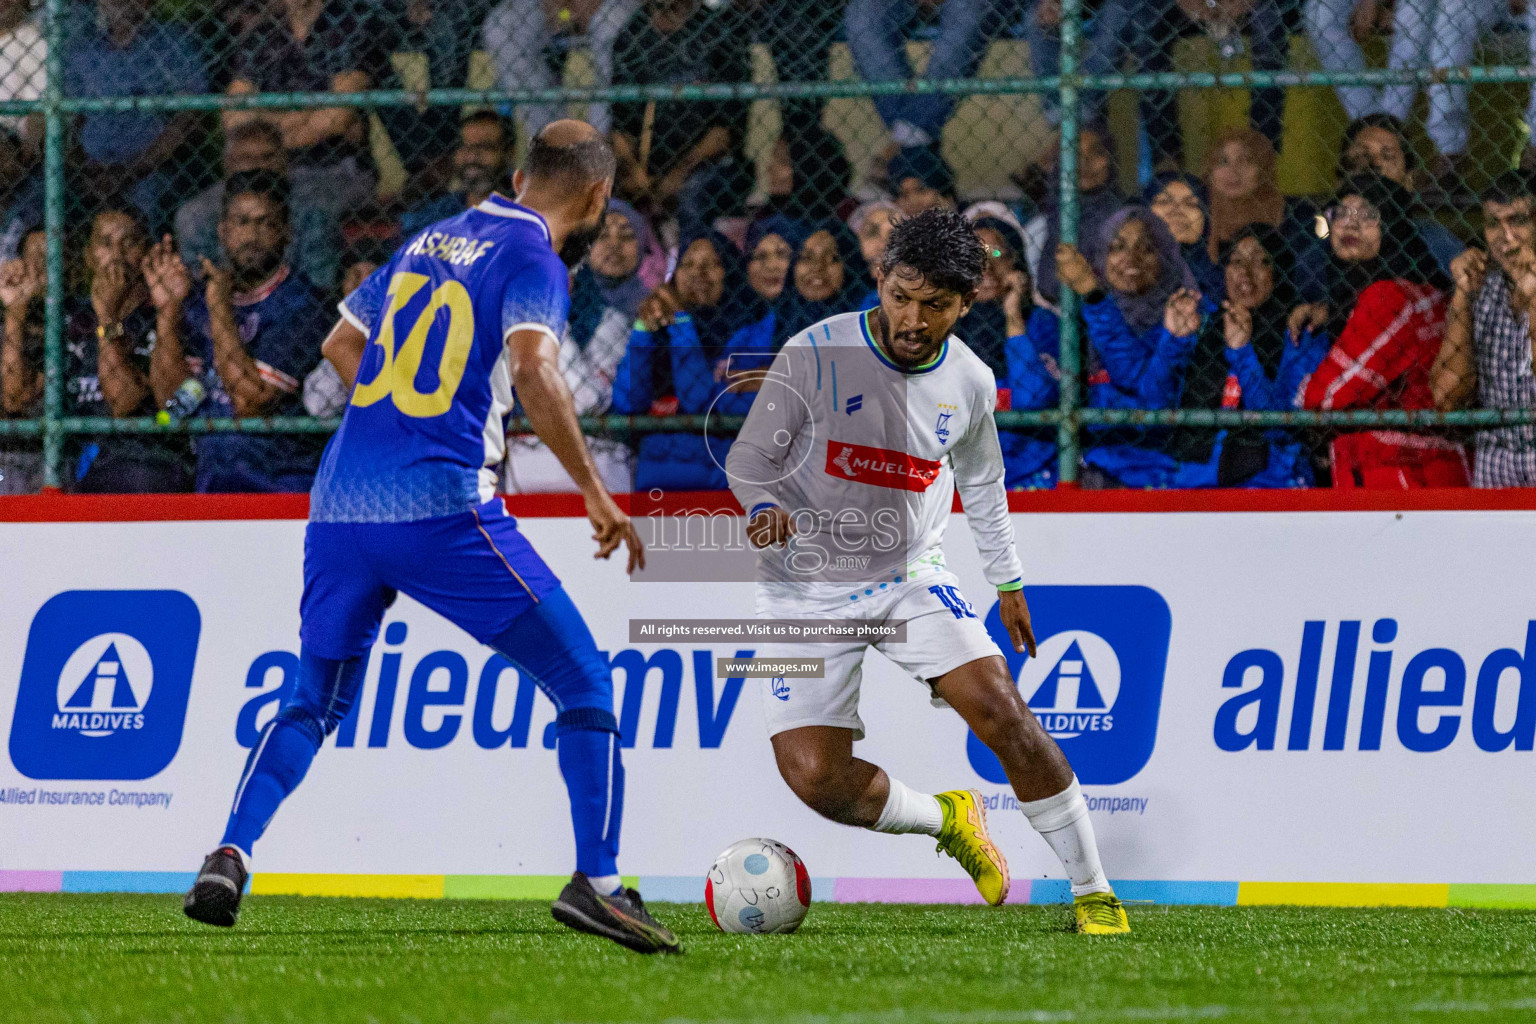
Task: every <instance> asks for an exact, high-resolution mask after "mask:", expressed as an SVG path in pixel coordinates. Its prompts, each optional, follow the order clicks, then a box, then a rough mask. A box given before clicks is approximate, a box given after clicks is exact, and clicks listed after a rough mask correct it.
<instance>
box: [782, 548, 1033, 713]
mask: <svg viewBox="0 0 1536 1024" xmlns="http://www.w3.org/2000/svg"><path fill="white" fill-rule="evenodd" d="M840 611H841V614H840V615H836V616H834V615H831V614H828V613H827V612H825V611H818V610H812V609H804V608H802V609H796V610H791V609H789V608H786V607H782V606H780V607H775V608H773V609H771V610H770V613H771V614H772V616H773V617H774V618H796V617H798V618H808V619H809V618H850V619H872V620H876V621H882V622H883V621H887V620H890V619H906V620H907V639H906V641H905V642H904V643H895V642H892V641H880V642H879V643H873V644H871V643H868V642H866V641H855V642H852V643H846V644H837V643H826V644H815V643H807V644H765V645H764V646H763V648H762V650H760V651H758V652H757V654H756V657H759V658H781V659H782V658H822V659H824V660H825V663H826V672H825V674H824V676H823V677H822V678H821V679H763V680H761V683H762V692H763V718H764V719H765V720H766V721H767V723H768V735H769V736H774V735H777V734H778V733H781V732H786V731H788V730H790V729H799V728H803V727H805V726H808V725H829V726H834V727H836V728H839V729H851V730H853V738H854V739H856V740H860V739H863V738H864V722H863V720H862V719H860V718H859V686H860V684H861V683H862V682H863V678H864V667H863V663H864V652H865V651H866V650H868V649H869V648H871V647H873V648H874V649H875V650H878V651H879V652H880V653H881V654H883V655H885V656H886V657H887V658H889V659H891V661H893V662H895V663H896V664H897V665H899V666H900V667H901V668H902V669H903V670H905V671H906V673H907V674H908V675H910V676H912V678H914V679H916V680H917V681H918V682H920V683H922V684H924V685H925V686H928V687H930V690H931V687H932V682H931V681H932V680H936V679H938V678H939V677H940V676H943V675H945V674H946V673H948V672H952V671H954V670H955V669H957V668H959V667H960V666H961V665H967V664H969V663H971V662H973V661H976V660H977V659H978V658H988V657H994V656H995V657H1001V656H1002V653H1003V652H1002V651H1001V650H999V648H998V646H997V644H996V643H995V642H994V641H993V640H992V636H991V634H989V633H988V632H987V627H986V625H985V624H984V623H983V622H982V619H981V616H982V615H984V614H986V613H985V611H981V612H978V611H976V609H975V608H974V607H973V606H972V605H971V604H970V602H968V601H966V600H965V598H964V597H963V596H961V594H960V581H959V580H958V579H956V578H955V575H954V574H953V573H950V572H943V571H941V572H936V573H928V574H925V575H923V576H922V577H921V578H919V579H917V580H910V581H907V582H905V583H899V584H895V585H893V586H891V588H890V589H889V590H888V591H886V592H885V593H879V592H876V593H874V594H872V595H869V596H868V597H861V598H860V599H859V600H858V602H857V603H856V604H853V605H850V606H848V607H847V608H846V609H840ZM940 703H942V702H940Z"/></svg>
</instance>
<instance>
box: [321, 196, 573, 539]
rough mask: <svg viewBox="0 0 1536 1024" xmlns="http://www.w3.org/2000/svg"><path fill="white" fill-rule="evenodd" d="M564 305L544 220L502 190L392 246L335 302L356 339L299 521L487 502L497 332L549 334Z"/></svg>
mask: <svg viewBox="0 0 1536 1024" xmlns="http://www.w3.org/2000/svg"><path fill="white" fill-rule="evenodd" d="M570 304H571V299H570V281H569V277H568V275H567V271H566V267H565V264H564V263H563V262H562V261H561V260H560V257H559V255H558V254H557V253H556V252H555V251H554V249H553V248H551V246H550V236H549V226H548V225H547V224H545V223H544V219H543V218H542V217H540V216H539V215H538V214H537V213H534V212H533V211H532V210H529V209H528V208H526V207H523V206H519V205H518V204H517V203H514V202H512V201H511V200H510V199H506V198H505V197H503V196H500V195H492V196H491V198H489V199H487V200H486V201H485V202H483V203H481V204H480V205H479V206H476V207H474V208H473V209H470V210H466V211H465V212H463V213H461V214H459V215H458V216H456V217H450V218H448V219H447V220H443V221H439V222H438V223H436V224H433V225H432V226H431V227H428V228H427V229H425V230H424V231H422V232H420V233H418V234H417V235H416V236H415V237H414V238H412V239H411V241H410V242H408V243H407V244H405V245H404V246H402V247H401V248H400V250H399V251H398V252H396V253H395V255H394V256H393V257H392V258H391V259H390V261H389V262H388V263H386V264H385V265H384V266H382V267H380V268H379V269H378V270H377V271H375V272H374V273H373V275H372V276H370V277H369V278H368V280H366V281H364V282H363V284H362V285H361V286H359V287H358V289H357V290H356V291H355V292H353V293H352V294H351V295H348V296H347V297H346V298H345V299H344V300H342V303H341V315H342V316H343V317H345V318H346V319H347V320H348V322H350V323H351V324H352V325H353V326H355V327H356V328H357V329H358V330H360V331H363V332H364V333H366V334H367V335H368V347H367V349H366V350H365V351H364V353H363V359H362V363H361V365H359V367H358V371H357V383H356V386H355V387H354V388H353V390H352V400H351V402H350V403H349V404H348V405H347V409H346V412H345V414H344V415H343V416H342V420H341V428H340V429H339V430H337V432H336V436H335V437H333V438H331V442H330V444H329V445H327V446H326V449H325V456H324V458H323V459H322V460H321V463H320V471H319V473H318V474H317V475H316V477H315V485H314V489H313V490H312V491H311V492H310V519H311V520H312V521H314V522H333V523H336V522H343V523H368V522H374V523H399V522H411V521H414V520H418V519H430V518H433V517H436V516H444V515H452V514H453V513H456V512H464V511H467V510H469V509H472V508H475V507H477V506H479V505H481V504H484V503H485V502H487V501H489V500H490V499H491V498H492V497H493V496H494V495H495V493H496V483H497V467H498V466H499V465H500V463H501V461H502V458H503V456H504V455H505V453H506V430H505V427H506V417H507V415H508V414H509V412H510V411H511V408H512V400H513V395H512V377H511V368H510V360H509V359H508V356H507V349H506V339H507V337H508V335H510V334H511V333H512V332H513V331H516V330H534V331H542V332H546V333H548V334H549V335H550V337H552V338H554V339H555V341H556V342H558V341H559V340H560V337H561V336H562V335H563V334H564V332H565V321H566V315H567V314H568V312H569V310H570Z"/></svg>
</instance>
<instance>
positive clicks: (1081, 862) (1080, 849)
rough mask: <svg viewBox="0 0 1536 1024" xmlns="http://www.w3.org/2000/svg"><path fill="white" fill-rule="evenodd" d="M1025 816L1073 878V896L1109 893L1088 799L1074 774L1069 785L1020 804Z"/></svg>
mask: <svg viewBox="0 0 1536 1024" xmlns="http://www.w3.org/2000/svg"><path fill="white" fill-rule="evenodd" d="M1019 806H1020V807H1021V808H1022V809H1023V811H1024V817H1026V818H1028V819H1029V823H1030V824H1031V825H1033V826H1034V829H1035V831H1036V832H1039V833H1040V836H1041V838H1043V839H1044V840H1045V841H1046V842H1047V843H1050V844H1051V849H1052V850H1055V851H1056V856H1057V858H1058V859H1060V861H1061V866H1062V867H1063V868H1064V869H1065V870H1066V872H1067V878H1069V879H1070V880H1071V881H1072V895H1073V896H1081V895H1083V894H1084V893H1090V892H1111V891H1113V890H1111V889H1110V887H1109V879H1108V878H1106V877H1105V876H1104V868H1103V867H1101V866H1100V864H1099V844H1098V843H1097V842H1096V841H1095V840H1094V838H1093V822H1092V821H1091V820H1090V819H1089V817H1088V801H1087V800H1084V799H1083V790H1082V787H1081V786H1079V785H1078V784H1077V776H1076V775H1074V776H1072V784H1071V785H1069V786H1068V787H1067V788H1066V789H1064V790H1062V791H1061V792H1060V793H1057V794H1056V795H1055V796H1048V797H1046V798H1045V799H1044V800H1032V801H1030V802H1028V803H1021V804H1020V805H1019Z"/></svg>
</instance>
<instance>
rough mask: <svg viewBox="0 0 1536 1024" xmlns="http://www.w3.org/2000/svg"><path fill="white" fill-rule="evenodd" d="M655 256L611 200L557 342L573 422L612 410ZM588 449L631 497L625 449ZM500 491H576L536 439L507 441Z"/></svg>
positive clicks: (593, 445)
mask: <svg viewBox="0 0 1536 1024" xmlns="http://www.w3.org/2000/svg"><path fill="white" fill-rule="evenodd" d="M658 254H659V255H660V256H661V259H662V266H663V267H665V258H666V254H665V252H664V251H662V250H661V247H660V246H659V245H658V244H657V242H656V236H655V234H654V233H653V232H652V231H651V226H650V224H648V223H647V222H646V219H645V218H644V217H642V216H641V215H640V213H639V212H638V211H636V210H635V208H634V207H633V206H630V205H629V204H628V203H626V202H624V201H623V200H620V199H613V200H610V201H609V203H608V213H607V214H606V216H605V218H604V220H603V230H602V234H600V235H599V236H598V237H597V240H596V241H595V242H593V243H592V251H591V253H590V254H589V255H588V257H587V260H586V262H585V263H584V264H582V266H581V269H579V270H578V271H577V272H576V276H575V280H574V281H573V282H572V285H571V311H570V315H569V316H568V317H567V320H566V330H565V336H564V337H563V338H561V339H560V372H561V375H562V376H563V377H564V378H565V382H566V384H567V386H569V387H570V389H571V397H572V399H573V400H574V401H575V406H576V414H577V415H578V416H600V415H602V414H603V413H606V412H607V411H608V409H609V406H610V405H611V404H612V402H613V383H614V379H615V377H616V376H617V374H618V368H619V362H620V360H621V359H623V358H624V352H625V350H626V348H627V347H628V345H629V332H630V325H632V324H633V323H634V322H635V318H636V317H637V316H638V315H639V313H640V303H641V302H642V301H644V299H645V297H646V296H647V295H648V294H649V293H650V291H651V288H652V287H653V286H654V285H655V284H658V283H659V282H657V281H655V280H654V279H653V280H652V281H651V283H650V284H647V282H646V277H647V275H648V273H652V272H654V271H655V269H656V256H657V255H658ZM648 261H649V263H650V266H649V267H648V266H647V262H648ZM321 365H322V367H323V366H325V365H327V364H323V363H322V364H321ZM306 391H307V388H306ZM587 447H588V448H589V449H590V450H591V452H592V456H593V460H594V461H595V462H596V463H597V469H598V473H599V474H600V475H601V476H602V478H603V482H604V484H606V485H607V486H608V488H609V490H612V491H616V492H622V491H627V490H629V488H630V476H631V469H632V466H631V463H632V462H633V459H632V457H631V453H630V451H629V448H628V446H627V445H624V444H621V443H619V442H617V441H614V440H611V439H604V438H597V437H588V438H587ZM503 483H504V486H505V487H506V490H507V493H508V494H544V493H551V492H557V493H559V492H566V491H569V490H571V488H572V487H573V484H572V483H571V479H570V475H569V474H567V473H566V472H565V469H564V467H562V466H561V465H560V462H559V460H558V459H556V458H555V457H554V455H553V454H552V453H551V452H550V451H549V449H548V448H547V447H545V446H544V444H543V443H542V442H541V441H540V440H539V439H538V437H536V436H535V435H533V434H521V435H515V436H513V437H509V438H508V444H507V462H506V468H505V472H504V474H503Z"/></svg>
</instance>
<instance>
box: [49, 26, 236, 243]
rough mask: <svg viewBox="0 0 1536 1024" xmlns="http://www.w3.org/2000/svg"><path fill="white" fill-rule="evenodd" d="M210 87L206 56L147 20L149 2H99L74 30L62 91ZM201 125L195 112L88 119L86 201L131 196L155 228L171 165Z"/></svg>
mask: <svg viewBox="0 0 1536 1024" xmlns="http://www.w3.org/2000/svg"><path fill="white" fill-rule="evenodd" d="M206 88H207V79H206V78H205V77H204V74H203V59H202V50H201V49H200V48H199V47H198V46H197V44H196V42H195V41H194V40H193V39H192V37H191V36H190V35H189V34H188V33H187V32H186V30H185V29H183V28H181V27H180V26H176V25H170V24H166V23H164V22H161V21H158V20H155V19H152V18H151V17H150V16H149V5H148V4H147V3H145V2H144V0H97V3H96V9H95V12H94V14H92V13H90V12H88V11H85V10H81V11H79V12H77V16H76V17H74V18H72V19H71V21H70V24H69V36H68V41H67V44H66V46H65V50H64V91H65V94H66V95H69V96H72V97H92V96H163V95H166V94H168V93H200V92H203V91H204V90H205V89H206ZM196 124H197V115H196V114H195V113H193V112H191V111H180V112H177V113H170V114H167V113H159V112H151V111H138V110H134V111H121V112H112V113H108V112H105V111H102V112H94V113H89V114H84V115H82V116H81V118H80V121H79V126H78V128H79V131H78V136H77V138H78V140H79V144H80V153H81V156H82V157H83V163H82V164H81V166H80V168H79V170H80V175H81V178H82V179H83V181H82V184H83V187H84V189H85V193H86V198H87V200H88V201H90V200H94V201H96V202H109V201H116V199H117V198H118V197H119V196H126V197H127V198H129V199H130V200H131V201H132V202H133V204H134V206H135V207H137V208H138V210H139V211H140V212H141V213H142V214H143V215H144V217H145V219H147V220H148V221H149V222H150V226H151V227H152V228H157V227H158V226H159V225H160V224H161V222H163V221H164V220H165V219H166V218H167V217H168V216H169V213H170V211H169V209H167V205H168V204H167V200H168V199H169V198H170V195H171V189H172V186H173V185H174V181H173V177H172V175H171V174H170V173H169V172H168V171H167V170H166V168H165V165H166V163H167V162H168V161H169V160H170V159H171V157H172V156H173V155H174V154H175V153H176V150H177V149H178V148H180V146H181V145H182V143H183V142H185V141H187V139H188V137H189V135H190V133H191V132H192V130H193V128H194V127H195V126H196Z"/></svg>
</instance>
